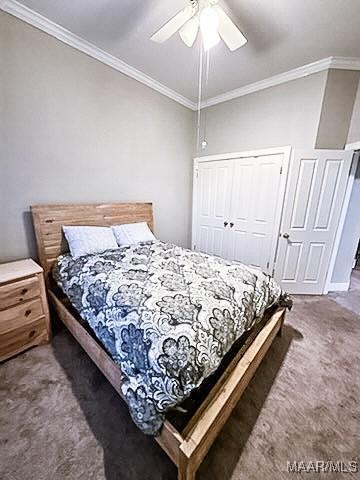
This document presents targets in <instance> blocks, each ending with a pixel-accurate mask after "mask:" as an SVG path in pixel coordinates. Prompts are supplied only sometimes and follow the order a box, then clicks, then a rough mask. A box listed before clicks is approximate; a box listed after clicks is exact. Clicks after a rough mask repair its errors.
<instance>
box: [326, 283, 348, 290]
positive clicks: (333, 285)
mask: <svg viewBox="0 0 360 480" xmlns="http://www.w3.org/2000/svg"><path fill="white" fill-rule="evenodd" d="M349 287H350V283H349V282H345V283H330V284H329V288H328V291H329V292H346V291H347V290H349Z"/></svg>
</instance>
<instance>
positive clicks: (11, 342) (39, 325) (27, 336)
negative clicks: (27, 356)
mask: <svg viewBox="0 0 360 480" xmlns="http://www.w3.org/2000/svg"><path fill="white" fill-rule="evenodd" d="M47 340H48V333H47V330H46V329H45V317H40V318H38V319H37V320H34V321H32V322H30V323H27V324H26V325H23V326H21V327H19V328H15V329H14V330H10V331H8V332H6V333H0V361H3V360H6V359H7V358H9V357H11V356H13V355H16V354H17V353H20V352H21V351H23V350H24V348H29V347H32V346H33V345H39V344H40V343H43V342H46V341H47Z"/></svg>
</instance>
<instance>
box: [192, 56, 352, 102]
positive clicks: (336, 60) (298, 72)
mask: <svg viewBox="0 0 360 480" xmlns="http://www.w3.org/2000/svg"><path fill="white" fill-rule="evenodd" d="M329 69H339V70H360V58H353V57H328V58H323V59H322V60H318V61H316V62H313V63H308V64H307V65H303V66H302V67H298V68H294V69H292V70H289V71H287V72H284V73H279V74H278V75H274V76H273V77H269V78H266V79H265V80H260V81H259V82H255V83H250V84H248V85H245V86H243V87H240V88H236V89H235V90H230V91H229V92H225V93H223V94H221V95H217V96H216V97H212V98H209V99H208V100H206V101H204V102H202V107H211V106H212V105H217V104H218V103H223V102H227V101H228V100H233V99H234V98H238V97H242V96H244V95H249V94H250V93H255V92H259V91H260V90H264V89H266V88H270V87H275V86H277V85H281V84H282V83H287V82H290V81H291V80H297V79H299V78H303V77H307V76H308V75H311V74H313V73H318V72H322V71H324V70H329Z"/></svg>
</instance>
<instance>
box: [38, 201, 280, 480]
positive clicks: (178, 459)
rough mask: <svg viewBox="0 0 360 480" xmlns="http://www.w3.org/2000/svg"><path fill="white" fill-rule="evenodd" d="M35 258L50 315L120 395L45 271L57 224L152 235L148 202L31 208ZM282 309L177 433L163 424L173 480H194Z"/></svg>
mask: <svg viewBox="0 0 360 480" xmlns="http://www.w3.org/2000/svg"><path fill="white" fill-rule="evenodd" d="M31 212H32V217H33V222H34V228H35V235H36V240H37V246H38V254H39V259H40V263H41V265H42V267H43V268H44V272H45V279H46V282H47V287H48V295H49V297H50V300H51V302H52V304H53V306H54V308H55V311H56V313H57V314H58V316H59V318H60V319H61V320H62V321H63V323H64V324H65V325H66V326H67V328H68V329H69V330H70V332H71V333H72V335H73V336H74V337H75V338H76V340H77V341H78V342H79V343H80V345H81V346H82V347H83V349H84V350H85V351H86V353H87V354H88V355H89V356H90V358H91V359H92V360H93V362H94V363H95V364H96V365H97V366H98V368H99V369H100V370H101V372H102V373H103V374H104V375H105V377H106V378H107V379H108V380H109V382H110V383H111V384H112V385H113V387H114V388H115V390H116V391H117V392H118V393H119V394H120V395H121V396H122V393H121V388H120V385H121V382H122V373H121V370H120V368H119V366H118V365H116V364H115V363H114V362H113V360H112V359H111V357H110V356H109V355H108V354H107V352H106V351H105V350H104V348H102V347H101V345H100V344H99V343H98V342H97V341H96V340H95V339H94V338H93V337H92V336H91V335H90V334H89V333H88V332H87V330H86V329H85V328H84V326H82V325H81V323H80V322H79V320H78V319H76V318H75V315H74V314H73V313H71V312H72V310H71V308H70V306H69V303H68V302H66V301H64V299H63V298H60V296H59V295H58V294H57V293H56V289H55V288H53V287H52V282H51V279H50V276H49V273H50V270H51V268H52V266H53V264H54V262H55V261H56V258H57V257H58V255H60V254H61V253H64V252H66V251H67V250H68V249H67V244H66V242H65V240H64V237H63V232H62V226H63V225H116V224H121V223H133V222H139V221H144V222H147V223H148V225H149V227H150V228H151V229H152V230H154V224H153V213H152V204H151V203H118V204H116V203H111V204H83V205H79V204H67V205H36V206H32V207H31ZM284 318H285V309H284V308H282V309H279V310H277V311H276V312H275V313H274V314H273V315H272V316H270V317H269V319H268V321H267V322H266V324H265V325H264V326H263V327H262V328H261V330H260V332H259V331H253V332H252V333H251V334H250V335H249V336H248V338H247V339H246V341H245V343H244V344H243V345H242V347H241V348H240V350H239V351H238V352H237V353H236V355H235V357H234V358H233V359H232V361H231V362H230V364H229V365H228V367H227V368H226V370H225V371H224V373H223V374H222V376H221V377H220V379H219V380H218V381H217V383H216V384H215V385H214V387H213V388H212V389H211V391H210V393H209V394H208V396H207V397H206V398H205V400H204V401H203V403H202V404H201V405H200V407H199V408H198V409H197V411H196V412H195V414H194V415H193V416H192V418H191V419H190V421H189V422H188V424H187V425H186V427H185V429H184V430H183V431H181V432H179V431H178V430H177V429H176V428H175V427H174V426H173V425H172V424H171V423H170V422H169V420H166V421H165V423H164V426H163V428H162V430H161V433H160V434H159V435H158V436H157V437H155V439H156V441H157V442H158V443H159V445H160V446H161V448H162V449H163V450H164V451H165V452H166V453H167V454H168V456H169V457H170V458H171V460H172V461H173V462H174V463H175V465H176V466H177V467H178V479H179V480H194V479H195V473H196V470H197V468H198V467H199V465H200V463H201V462H202V460H203V458H204V457H205V455H206V453H207V452H208V450H209V448H210V447H211V445H212V443H213V442H214V440H215V438H216V436H217V435H218V433H219V432H220V430H221V428H222V427H223V425H224V424H225V422H226V420H227V419H228V417H229V416H230V414H231V412H232V410H233V409H234V408H235V406H236V404H237V402H238V400H239V398H240V397H241V395H242V393H243V392H244V390H245V388H246V386H247V385H248V383H249V382H250V380H251V378H252V376H253V375H254V373H255V372H256V369H257V367H258V366H259V364H260V362H261V360H262V359H263V357H264V356H265V354H266V352H267V351H268V349H269V348H270V346H271V344H272V342H273V340H274V338H275V336H276V335H277V334H281V329H282V325H283V322H284Z"/></svg>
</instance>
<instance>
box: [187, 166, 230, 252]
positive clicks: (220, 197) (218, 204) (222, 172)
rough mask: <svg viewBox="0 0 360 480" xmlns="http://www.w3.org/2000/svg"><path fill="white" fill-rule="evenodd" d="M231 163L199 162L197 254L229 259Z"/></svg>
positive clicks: (196, 224)
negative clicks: (227, 257) (228, 224)
mask: <svg viewBox="0 0 360 480" xmlns="http://www.w3.org/2000/svg"><path fill="white" fill-rule="evenodd" d="M231 171H232V162H231V161H230V160H221V161H212V162H204V163H199V167H198V171H197V177H198V178H197V185H198V188H197V198H196V215H195V217H196V218H195V223H194V228H195V229H196V236H195V238H196V245H195V246H194V248H195V249H196V250H197V251H200V252H203V253H208V254H210V255H216V256H219V257H226V250H227V237H228V229H226V228H225V227H226V224H227V222H228V221H229V216H228V215H229V206H230V188H229V185H231V175H232V173H231Z"/></svg>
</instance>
